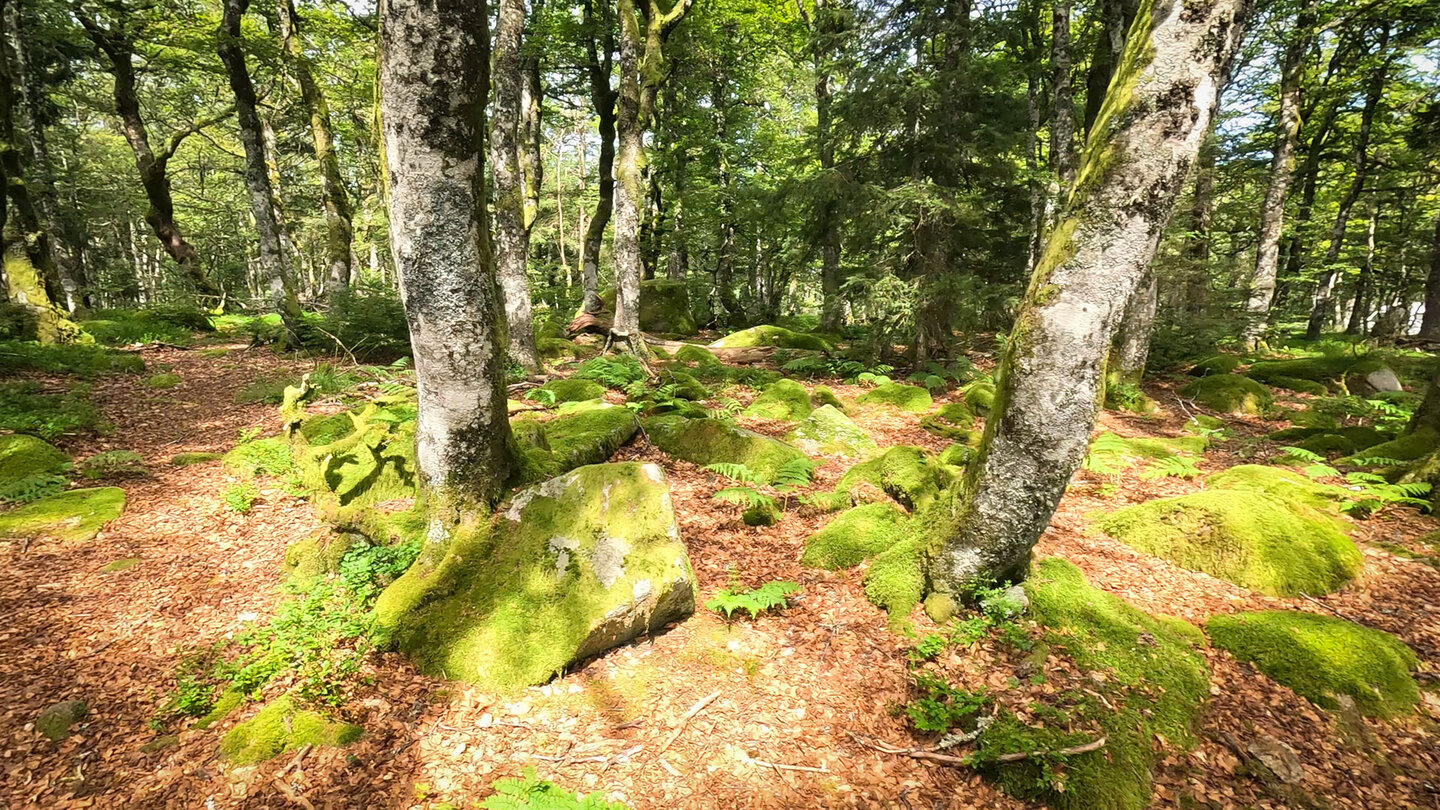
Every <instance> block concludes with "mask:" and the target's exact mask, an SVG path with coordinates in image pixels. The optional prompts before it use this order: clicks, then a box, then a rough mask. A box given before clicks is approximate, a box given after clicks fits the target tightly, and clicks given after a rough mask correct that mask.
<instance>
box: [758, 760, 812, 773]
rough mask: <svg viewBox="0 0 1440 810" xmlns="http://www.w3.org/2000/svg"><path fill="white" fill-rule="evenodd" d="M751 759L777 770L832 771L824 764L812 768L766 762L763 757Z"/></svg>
mask: <svg viewBox="0 0 1440 810" xmlns="http://www.w3.org/2000/svg"><path fill="white" fill-rule="evenodd" d="M750 761H751V762H753V763H755V764H756V765H762V766H764V767H766V768H774V769H775V770H777V771H804V772H805V773H830V771H829V769H827V768H825V767H823V766H822V767H819V768H812V767H810V766H809V765H786V764H784V763H783V762H766V761H765V760H763V759H751V760H750Z"/></svg>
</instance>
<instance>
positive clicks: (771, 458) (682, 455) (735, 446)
mask: <svg viewBox="0 0 1440 810" xmlns="http://www.w3.org/2000/svg"><path fill="white" fill-rule="evenodd" d="M643 424H644V426H645V435H646V436H647V437H649V439H650V441H651V443H652V444H654V445H655V446H656V447H658V448H660V449H661V450H663V451H665V452H666V453H669V454H670V455H672V456H674V457H676V458H679V459H684V460H685V461H689V462H691V463H693V464H699V465H701V466H704V465H707V464H718V463H729V464H744V465H745V466H746V467H749V468H750V471H751V472H753V473H755V474H756V475H757V476H758V477H759V478H760V481H761V483H769V482H771V481H773V480H775V475H776V473H777V472H779V470H780V468H781V467H782V466H784V465H785V464H787V463H790V462H793V461H795V460H798V459H804V458H805V454H804V453H802V452H800V451H799V450H797V449H795V448H794V447H791V446H790V445H788V444H786V443H785V442H782V441H779V440H776V439H772V438H770V437H769V436H764V435H761V434H759V433H756V432H755V431H753V430H746V429H744V428H741V427H737V426H735V425H733V424H730V423H729V422H726V421H724V420H720V419H690V418H687V417H684V416H672V415H664V416H652V417H649V418H647V419H645V420H643Z"/></svg>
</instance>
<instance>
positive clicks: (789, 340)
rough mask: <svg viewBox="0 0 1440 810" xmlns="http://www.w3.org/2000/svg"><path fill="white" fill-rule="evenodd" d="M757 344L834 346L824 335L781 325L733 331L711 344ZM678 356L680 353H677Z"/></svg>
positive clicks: (723, 346)
mask: <svg viewBox="0 0 1440 810" xmlns="http://www.w3.org/2000/svg"><path fill="white" fill-rule="evenodd" d="M756 346H775V347H777V348H781V349H804V350H807V351H814V352H829V351H832V350H833V348H834V347H832V346H831V345H830V343H829V342H828V341H826V340H825V339H824V338H822V337H818V336H816V335H808V334H805V333H803V332H791V331H790V330H789V329H786V328H784V327H781V326H768V325H767V326H752V327H751V328H749V329H744V330H741V331H739V332H732V333H731V334H728V335H726V336H725V337H723V338H720V339H719V340H717V341H715V342H714V343H711V344H710V347H711V348H712V349H742V348H751V347H756ZM676 357H677V358H678V357H679V355H676Z"/></svg>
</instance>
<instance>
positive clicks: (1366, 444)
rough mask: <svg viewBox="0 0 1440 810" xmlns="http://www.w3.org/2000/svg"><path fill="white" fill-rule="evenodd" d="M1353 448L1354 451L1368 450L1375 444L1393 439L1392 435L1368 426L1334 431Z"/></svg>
mask: <svg viewBox="0 0 1440 810" xmlns="http://www.w3.org/2000/svg"><path fill="white" fill-rule="evenodd" d="M1336 432H1337V433H1339V434H1340V435H1341V436H1344V437H1345V438H1346V439H1348V440H1349V441H1350V443H1351V444H1352V445H1354V446H1355V449H1356V450H1368V449H1369V448H1371V447H1374V446H1375V445H1377V444H1380V443H1382V442H1386V441H1389V440H1390V439H1392V438H1394V434H1392V433H1383V432H1381V431H1379V430H1376V429H1375V428H1373V427H1370V426H1368V425H1352V426H1350V427H1345V428H1341V429H1340V430H1338V431H1336Z"/></svg>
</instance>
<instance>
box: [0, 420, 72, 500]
mask: <svg viewBox="0 0 1440 810" xmlns="http://www.w3.org/2000/svg"><path fill="white" fill-rule="evenodd" d="M69 469H70V457H69V456H67V455H65V454H64V453H62V452H60V450H59V448H57V447H55V446H54V445H52V444H50V443H49V442H47V441H45V440H44V439H37V438H35V437H34V436H27V435H25V434H23V433H12V434H10V435H8V436H0V488H3V487H5V486H7V485H10V484H15V483H17V482H19V481H21V480H23V479H25V478H31V477H34V476H40V475H59V474H61V473H63V472H65V471H67V470H69Z"/></svg>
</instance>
